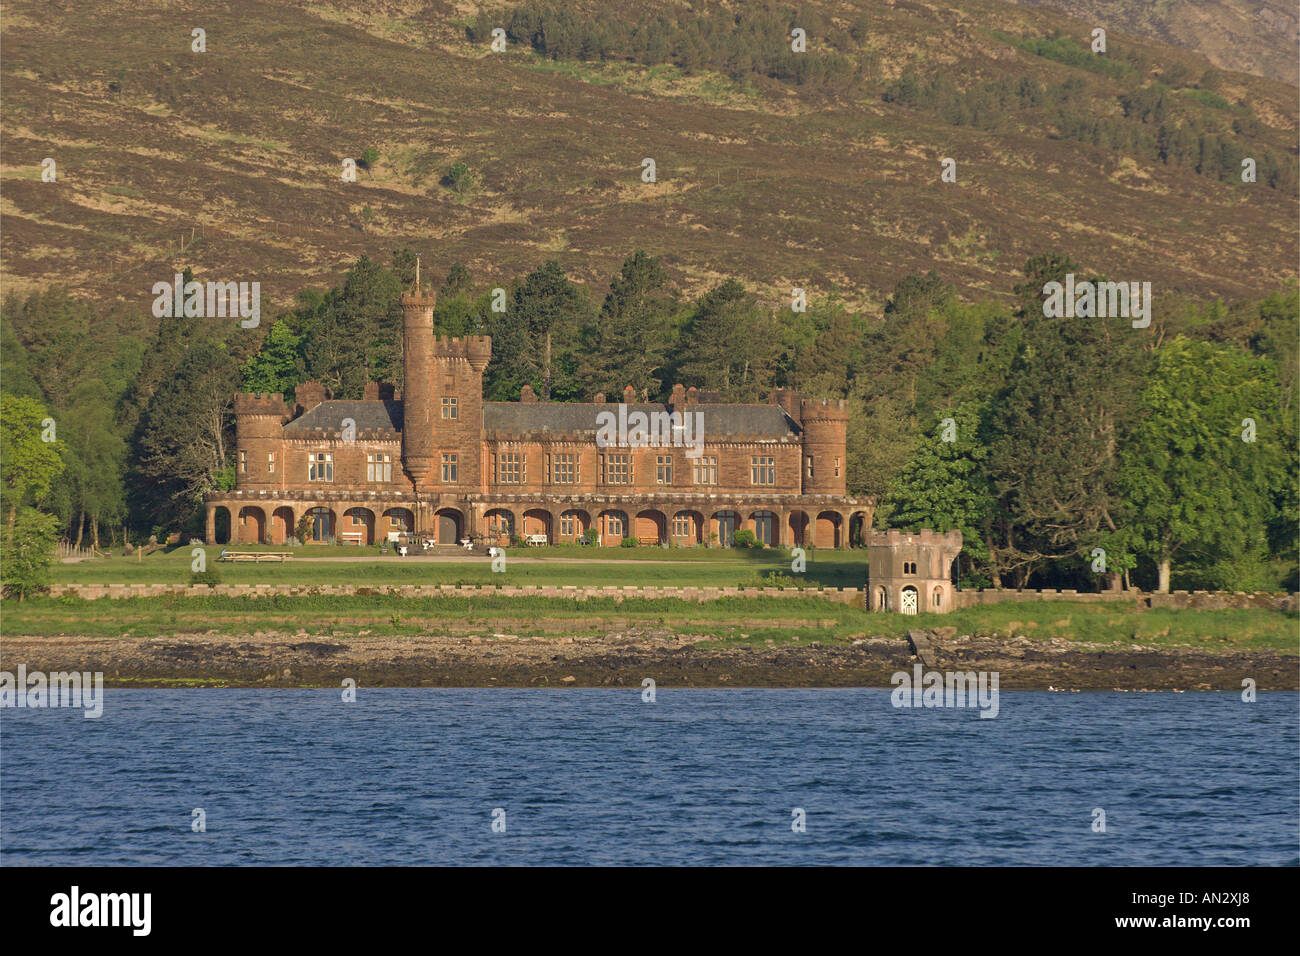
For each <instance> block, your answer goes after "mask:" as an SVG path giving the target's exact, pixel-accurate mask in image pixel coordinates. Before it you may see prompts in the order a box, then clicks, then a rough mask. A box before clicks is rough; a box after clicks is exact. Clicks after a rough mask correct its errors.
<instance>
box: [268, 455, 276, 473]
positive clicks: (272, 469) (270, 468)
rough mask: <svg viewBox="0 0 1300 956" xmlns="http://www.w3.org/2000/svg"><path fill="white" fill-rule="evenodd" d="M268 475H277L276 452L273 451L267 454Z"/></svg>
mask: <svg viewBox="0 0 1300 956" xmlns="http://www.w3.org/2000/svg"><path fill="white" fill-rule="evenodd" d="M266 473H267V474H268V475H274V474H275V452H273V451H268V452H267V453H266Z"/></svg>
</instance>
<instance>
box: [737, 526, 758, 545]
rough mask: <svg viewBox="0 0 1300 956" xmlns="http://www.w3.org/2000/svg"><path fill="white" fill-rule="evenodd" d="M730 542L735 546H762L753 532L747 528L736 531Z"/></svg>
mask: <svg viewBox="0 0 1300 956" xmlns="http://www.w3.org/2000/svg"><path fill="white" fill-rule="evenodd" d="M732 543H733V544H734V545H735V546H736V547H737V548H761V547H762V546H763V544H762V542H760V541H759V540H758V538H757V536H755V534H754V532H752V531H750V530H749V529H748V528H741V529H740V530H739V531H737V532H736V534H735V537H734V538H733V539H732Z"/></svg>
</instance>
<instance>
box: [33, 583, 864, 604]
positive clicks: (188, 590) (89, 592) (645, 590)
mask: <svg viewBox="0 0 1300 956" xmlns="http://www.w3.org/2000/svg"><path fill="white" fill-rule="evenodd" d="M50 594H51V595H52V596H54V597H77V598H84V599H86V600H95V599H97V598H136V597H163V596H166V595H169V594H174V595H180V596H183V597H210V596H213V595H218V596H223V597H272V596H302V597H306V596H310V595H344V596H351V595H362V596H368V595H384V596H388V597H398V598H424V597H544V598H569V599H571V600H575V601H585V600H587V599H588V598H613V599H614V600H616V601H623V600H628V599H631V600H657V599H661V598H673V599H676V600H679V601H692V602H695V603H702V602H704V601H715V600H717V599H719V598H728V597H743V598H759V597H775V598H819V599H821V600H825V601H831V602H833V603H836V604H848V605H852V606H854V607H858V608H861V607H862V591H860V590H859V589H857V588H725V587H722V588H709V587H636V586H631V585H629V586H624V587H616V586H611V587H580V586H577V585H572V584H566V585H536V584H528V585H520V586H514V585H502V586H500V587H497V586H495V585H490V584H488V585H479V584H404V585H396V586H389V585H374V586H370V585H364V584H301V585H285V584H218V585H217V586H216V587H212V588H209V587H207V586H206V585H186V584H60V585H55V586H54V587H52V588H50Z"/></svg>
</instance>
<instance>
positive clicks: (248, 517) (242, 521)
mask: <svg viewBox="0 0 1300 956" xmlns="http://www.w3.org/2000/svg"><path fill="white" fill-rule="evenodd" d="M234 532H235V533H234V538H235V543H236V544H262V543H263V541H264V540H265V536H266V512H265V511H263V510H262V509H261V508H260V507H258V506H257V505H244V507H242V508H240V509H239V521H238V523H237V524H236V525H235V529H234Z"/></svg>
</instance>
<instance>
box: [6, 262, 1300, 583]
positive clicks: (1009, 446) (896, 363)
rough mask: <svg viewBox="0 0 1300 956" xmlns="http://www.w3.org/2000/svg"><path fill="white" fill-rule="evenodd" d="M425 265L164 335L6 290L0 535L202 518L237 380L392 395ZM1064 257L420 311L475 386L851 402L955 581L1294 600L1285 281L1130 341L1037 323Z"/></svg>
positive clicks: (574, 396) (1161, 318)
mask: <svg viewBox="0 0 1300 956" xmlns="http://www.w3.org/2000/svg"><path fill="white" fill-rule="evenodd" d="M414 270H415V254H414V252H413V251H412V250H410V249H406V248H402V249H399V250H397V251H396V252H395V253H394V254H393V256H392V259H391V261H390V262H389V264H388V265H383V264H381V263H379V262H377V261H375V260H372V259H370V258H367V257H362V258H361V259H359V260H358V261H357V262H356V263H355V264H354V265H353V266H352V268H350V269H349V270H348V271H347V273H346V274H345V275H344V277H343V279H342V281H340V282H339V283H338V284H337V285H335V286H333V287H332V288H329V289H325V290H319V289H309V290H304V291H303V292H301V293H300V294H299V295H298V296H297V298H296V300H295V301H294V303H293V305H292V306H291V307H290V308H288V309H285V310H283V311H282V312H281V313H280V314H279V315H277V316H276V317H274V319H273V320H272V321H270V322H269V323H264V324H263V327H262V328H261V329H259V330H258V331H251V330H243V329H240V328H239V326H238V323H223V322H210V321H204V320H197V321H196V320H194V319H185V318H172V317H164V318H162V319H161V320H156V325H154V327H153V328H152V330H151V331H150V330H149V326H150V324H151V323H152V321H153V320H150V319H147V318H146V317H144V316H141V315H137V314H135V313H133V312H131V311H129V310H123V309H121V308H117V307H114V308H104V309H101V308H97V307H96V306H95V305H94V304H92V303H89V302H86V301H84V300H79V299H76V298H73V297H71V296H69V295H68V294H67V293H66V292H64V291H61V290H48V291H44V292H40V293H36V294H33V295H31V296H29V297H28V298H27V299H26V300H23V301H19V300H17V299H14V298H10V299H9V300H7V301H6V302H5V304H4V307H3V309H0V332H2V334H3V350H2V351H3V356H2V357H3V363H4V364H3V369H2V370H0V375H2V376H3V381H4V388H3V390H4V396H3V419H4V421H3V440H4V449H3V451H2V452H0V463H2V464H3V488H2V492H3V496H4V502H3V504H4V511H5V523H4V528H5V533H6V535H7V540H10V541H11V542H12V541H13V540H14V538H15V535H17V534H18V532H19V531H20V530H21V528H22V527H24V525H21V522H22V521H26V522H27V525H25V527H27V528H28V530H29V531H30V530H31V529H32V528H34V527H35V526H34V525H33V524H32V522H36V523H37V524H40V522H42V521H45V520H46V519H45V518H42V517H41V515H46V516H48V521H47V522H46V524H45V525H42V527H44V528H45V531H44V532H42V533H45V534H47V535H51V536H62V537H64V538H66V539H68V540H69V541H72V542H75V543H78V544H85V545H90V546H94V547H101V548H107V547H114V546H118V545H120V544H121V542H122V541H123V540H124V538H126V537H130V538H131V539H132V540H134V541H138V540H141V539H142V538H144V537H146V536H148V535H150V534H153V535H162V534H164V533H167V532H171V531H175V530H184V531H188V532H198V533H201V531H202V527H203V508H202V496H203V494H204V493H205V492H207V491H210V490H221V489H228V488H231V487H233V485H234V481H235V472H234V452H235V449H234V441H233V439H234V429H233V426H234V423H233V394H234V393H235V392H236V391H257V392H264V393H273V392H280V393H282V394H284V395H285V396H286V398H287V399H289V400H290V401H292V399H293V392H294V389H295V388H296V386H297V385H298V384H299V383H301V382H304V381H309V380H310V381H321V382H323V383H324V384H325V385H326V386H327V387H328V388H330V389H331V391H332V392H333V394H334V395H335V396H336V397H339V398H360V397H361V396H362V394H363V391H364V388H365V384H366V383H367V382H368V381H387V382H392V383H393V384H394V385H395V386H396V387H397V388H398V389H399V390H400V389H401V388H402V380H401V379H402V317H401V307H400V296H401V293H402V291H403V290H404V289H406V288H409V287H410V286H411V284H412V283H413V280H414ZM187 273H188V270H187ZM1067 273H1075V274H1076V275H1077V276H1083V275H1085V273H1084V271H1083V270H1082V269H1081V267H1080V266H1079V265H1078V264H1077V263H1075V262H1073V261H1072V260H1071V259H1070V258H1069V257H1068V256H1066V255H1063V254H1060V253H1048V254H1044V255H1041V256H1038V257H1035V258H1034V259H1031V260H1029V262H1027V263H1026V266H1025V278H1024V281H1023V282H1022V283H1020V284H1018V285H1016V286H1015V287H1014V288H1013V289H1012V290H1011V294H1010V297H1009V298H1003V299H1000V300H994V299H989V300H983V301H976V302H962V301H960V300H959V299H958V297H957V295H956V292H955V290H954V288H953V287H952V286H951V285H950V284H948V283H947V282H945V281H944V280H943V279H942V278H941V277H940V276H939V275H937V274H936V273H934V272H930V273H928V274H926V275H913V276H907V277H905V278H903V279H902V280H901V281H900V282H899V283H898V284H897V286H896V287H895V288H894V290H893V291H892V293H891V294H890V295H889V296H888V298H887V300H886V301H885V304H884V306H883V308H882V309H881V310H879V311H878V312H873V311H861V310H855V309H852V308H850V307H849V306H848V305H847V304H846V302H845V301H844V300H843V298H842V297H841V296H839V295H838V294H836V293H835V292H833V291H832V292H831V293H829V294H827V295H825V296H822V297H819V298H814V299H813V300H810V301H809V302H808V303H807V306H806V309H805V310H804V311H796V310H795V309H794V308H792V306H791V300H789V299H786V300H783V301H780V302H772V301H771V300H764V299H761V298H760V296H759V295H758V293H757V292H755V291H754V290H752V289H749V288H747V287H746V286H745V285H744V284H743V283H742V282H740V281H738V280H736V279H734V278H733V279H727V280H725V281H722V282H720V283H718V284H717V285H716V286H714V287H713V288H710V289H707V290H706V291H704V292H703V293H701V294H698V295H696V296H693V297H692V296H687V295H684V294H682V292H681V291H680V290H679V289H678V287H677V286H676V284H675V283H674V282H673V281H672V279H671V277H670V276H669V274H668V272H667V270H666V269H665V268H664V265H663V263H662V261H661V260H660V259H659V258H658V257H655V256H653V255H650V254H648V253H646V252H645V251H636V252H634V253H633V254H631V255H629V256H628V257H627V259H626V260H625V261H624V262H623V264H622V267H621V268H620V269H619V271H618V273H617V274H616V275H614V276H612V277H611V279H610V280H609V282H608V285H607V287H606V288H602V289H600V290H595V289H593V287H591V286H590V285H584V284H580V283H575V282H573V281H572V280H571V279H570V278H569V277H568V275H567V274H566V273H565V270H564V269H563V267H562V266H561V264H560V263H559V262H558V261H555V260H551V261H547V262H544V263H543V264H541V265H540V266H538V267H537V268H536V269H534V270H533V271H532V272H530V273H528V274H527V275H524V276H520V277H517V278H516V279H514V280H513V281H510V282H506V283H504V284H500V285H498V284H497V283H498V282H499V281H500V280H497V279H495V278H486V277H476V276H474V275H473V274H471V272H470V271H469V270H468V269H467V268H466V267H465V266H463V265H461V264H459V263H458V264H455V265H453V266H452V267H451V269H450V270H449V271H448V273H447V274H446V275H445V276H444V277H442V278H441V281H440V282H438V283H437V288H436V305H435V311H434V326H435V331H436V332H437V334H440V335H476V334H486V335H491V336H492V339H493V358H492V362H491V363H490V365H489V366H488V369H487V371H486V373H485V381H484V393H485V398H487V399H488V400H497V401H513V400H517V399H518V398H519V395H520V390H521V389H522V387H523V386H524V385H529V386H531V387H532V389H533V390H534V391H535V392H536V393H537V394H538V395H539V396H542V397H547V398H549V399H550V400H553V401H589V400H591V399H592V397H593V396H595V395H596V394H597V393H600V392H603V393H605V394H606V395H608V396H609V397H610V398H611V399H614V398H615V397H616V396H621V394H622V390H623V389H624V387H626V386H631V387H632V388H633V389H634V391H635V392H636V393H637V396H638V398H641V397H642V396H644V398H645V399H647V400H651V401H654V400H663V399H665V398H666V397H667V394H668V393H669V391H670V390H671V387H672V385H673V384H675V383H678V382H680V383H681V384H683V385H686V386H688V387H689V386H692V385H694V386H697V387H699V388H701V389H705V390H707V391H709V392H712V393H713V394H714V395H716V397H717V399H718V400H720V401H726V402H764V401H766V400H767V398H768V395H769V393H770V391H771V390H772V389H773V388H793V389H797V390H799V391H801V392H803V393H804V394H806V395H809V396H814V397H829V398H844V399H846V400H847V401H848V402H849V405H850V408H851V412H852V414H851V418H850V426H849V448H848V454H849V460H848V476H849V482H850V489H849V490H850V492H852V493H854V494H860V495H871V496H874V497H876V498H877V499H878V501H879V506H878V509H877V513H876V524H877V525H878V526H881V527H900V528H920V527H930V528H936V529H938V530H949V529H952V528H959V529H960V530H961V531H962V532H963V535H964V537H965V542H966V544H965V548H964V550H963V554H962V557H961V573H962V580H963V582H964V584H966V585H968V586H973V585H979V584H989V585H996V586H1057V587H1080V588H1083V589H1088V588H1093V587H1096V586H1100V585H1102V584H1116V583H1120V582H1124V581H1127V582H1128V584H1130V585H1132V586H1141V587H1144V588H1155V587H1170V586H1173V587H1215V588H1231V589H1253V588H1276V587H1283V586H1285V587H1291V588H1294V587H1295V586H1296V574H1297V572H1296V565H1297V545H1296V526H1297V520H1300V503H1298V502H1297V485H1298V483H1300V475H1298V474H1297V460H1298V457H1300V455H1298V452H1297V447H1296V428H1295V423H1296V396H1297V389H1298V385H1300V372H1298V371H1297V348H1296V344H1297V343H1296V336H1295V322H1296V317H1297V314H1298V313H1300V303H1298V298H1297V289H1296V285H1295V283H1294V282H1292V283H1291V284H1290V285H1288V286H1287V287H1286V288H1284V289H1281V290H1279V291H1278V292H1276V293H1274V294H1273V295H1270V296H1268V297H1267V298H1265V299H1263V300H1261V301H1257V302H1248V303H1232V304H1225V303H1222V302H1219V301H1213V302H1201V301H1196V300H1192V299H1187V298H1183V297H1180V296H1178V295H1176V294H1174V293H1165V294H1161V295H1159V296H1158V297H1157V299H1156V304H1155V307H1154V310H1153V318H1152V322H1151V325H1150V327H1149V328H1146V329H1134V328H1132V327H1131V324H1130V323H1129V321H1128V320H1127V319H1099V318H1074V319H1046V318H1044V316H1043V309H1042V302H1043V292H1042V290H1043V286H1044V284H1045V283H1047V282H1049V281H1061V280H1063V277H1064V276H1065V275H1066V274H1067ZM188 278H189V275H188V274H187V280H188ZM1092 278H1093V279H1094V281H1096V280H1099V279H1100V278H1101V277H1095V276H1094V277H1092ZM502 307H504V308H502ZM51 422H52V423H53V425H54V432H53V433H49V432H48V429H47V428H46V424H47V423H51ZM46 439H50V440H46ZM34 507H36V508H39V511H35V510H33V508H34ZM19 537H21V535H19ZM1099 552H1100V555H1101V559H1100V561H1099V558H1098V553H1099ZM14 560H18V558H17V557H16V556H15V557H14Z"/></svg>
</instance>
